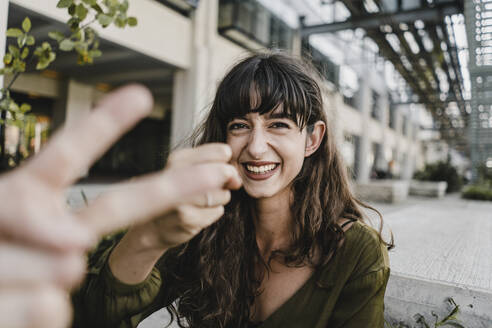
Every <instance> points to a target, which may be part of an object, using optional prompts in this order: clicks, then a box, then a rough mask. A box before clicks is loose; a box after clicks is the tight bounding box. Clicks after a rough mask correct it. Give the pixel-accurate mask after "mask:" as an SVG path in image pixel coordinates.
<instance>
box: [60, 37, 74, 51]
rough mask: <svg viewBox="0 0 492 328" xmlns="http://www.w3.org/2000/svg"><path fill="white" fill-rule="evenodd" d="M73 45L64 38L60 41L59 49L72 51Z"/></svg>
mask: <svg viewBox="0 0 492 328" xmlns="http://www.w3.org/2000/svg"><path fill="white" fill-rule="evenodd" d="M74 46H75V43H74V42H73V41H72V40H70V39H65V40H63V41H62V42H60V50H63V51H72V50H73V47H74Z"/></svg>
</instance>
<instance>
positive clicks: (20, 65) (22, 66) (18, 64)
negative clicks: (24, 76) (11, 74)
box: [12, 58, 26, 73]
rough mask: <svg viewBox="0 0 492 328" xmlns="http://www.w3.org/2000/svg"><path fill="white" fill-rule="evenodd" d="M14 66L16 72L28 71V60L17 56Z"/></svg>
mask: <svg viewBox="0 0 492 328" xmlns="http://www.w3.org/2000/svg"><path fill="white" fill-rule="evenodd" d="M12 68H13V69H14V71H15V72H20V73H23V72H25V71H26V62H24V61H23V60H21V59H18V58H15V59H14V61H13V63H12Z"/></svg>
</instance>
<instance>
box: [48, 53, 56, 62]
mask: <svg viewBox="0 0 492 328" xmlns="http://www.w3.org/2000/svg"><path fill="white" fill-rule="evenodd" d="M55 59H56V53H55V52H53V51H51V52H50V53H49V54H48V60H49V61H50V63H51V62H52V61H54V60H55Z"/></svg>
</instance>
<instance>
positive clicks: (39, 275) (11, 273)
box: [0, 243, 86, 327]
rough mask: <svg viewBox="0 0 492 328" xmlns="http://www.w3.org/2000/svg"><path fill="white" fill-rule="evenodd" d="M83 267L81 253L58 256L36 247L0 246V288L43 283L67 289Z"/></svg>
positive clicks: (78, 276)
mask: <svg viewBox="0 0 492 328" xmlns="http://www.w3.org/2000/svg"><path fill="white" fill-rule="evenodd" d="M85 266H86V263H85V258H84V256H83V254H82V253H80V254H74V253H70V254H66V255H65V254H63V255H62V254H60V253H53V252H46V251H44V250H41V249H40V248H30V247H25V246H20V245H15V244H12V243H0V289H3V288H6V287H13V286H35V285H37V284H47V283H48V284H52V285H56V286H60V287H64V288H69V287H72V286H74V285H75V284H76V283H77V282H78V281H79V280H80V279H81V278H82V277H83V275H84V273H85ZM0 327H1V325H0Z"/></svg>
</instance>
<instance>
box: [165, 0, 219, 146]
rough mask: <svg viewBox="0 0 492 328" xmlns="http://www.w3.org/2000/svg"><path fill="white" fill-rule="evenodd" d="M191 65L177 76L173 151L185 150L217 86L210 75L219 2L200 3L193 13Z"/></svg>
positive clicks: (178, 72)
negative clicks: (180, 148) (185, 142)
mask: <svg viewBox="0 0 492 328" xmlns="http://www.w3.org/2000/svg"><path fill="white" fill-rule="evenodd" d="M192 21H193V36H192V40H193V41H192V42H193V45H192V50H191V65H190V68H189V69H187V70H179V71H177V72H176V73H175V76H174V87H173V104H172V107H173V108H172V110H173V113H172V117H173V118H172V126H171V147H172V148H175V147H177V146H182V145H183V141H185V139H186V138H187V137H188V136H190V135H191V133H192V132H193V129H194V127H195V126H196V125H197V124H198V123H199V122H200V121H201V119H202V118H203V117H204V114H205V110H206V109H207V107H208V105H209V103H210V101H211V100H212V96H213V92H214V91H215V83H214V80H213V76H212V74H211V67H212V65H213V62H212V57H211V56H212V55H211V53H212V50H211V48H212V47H213V44H214V39H215V37H216V34H217V21H218V0H209V1H200V3H199V6H198V8H197V9H196V10H195V12H194V13H193V17H192Z"/></svg>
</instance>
